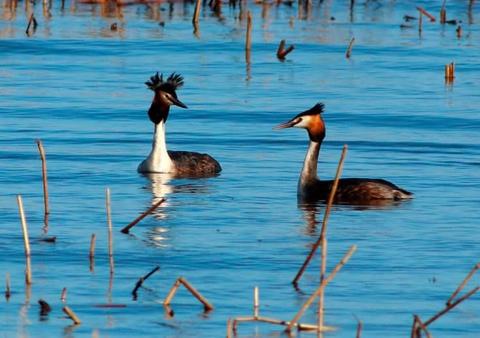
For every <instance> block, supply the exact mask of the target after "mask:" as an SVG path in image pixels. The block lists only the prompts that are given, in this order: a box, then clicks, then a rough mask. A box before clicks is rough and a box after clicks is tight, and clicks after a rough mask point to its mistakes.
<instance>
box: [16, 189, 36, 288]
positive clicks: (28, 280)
mask: <svg viewBox="0 0 480 338" xmlns="http://www.w3.org/2000/svg"><path fill="white" fill-rule="evenodd" d="M17 204H18V210H19V212H20V221H21V223H22V232H23V243H24V246H25V258H26V262H25V263H26V269H25V282H26V283H27V285H30V284H31V283H32V271H31V266H30V240H29V238H28V226H27V219H26V218H25V212H24V210H23V201H22V196H20V195H18V196H17Z"/></svg>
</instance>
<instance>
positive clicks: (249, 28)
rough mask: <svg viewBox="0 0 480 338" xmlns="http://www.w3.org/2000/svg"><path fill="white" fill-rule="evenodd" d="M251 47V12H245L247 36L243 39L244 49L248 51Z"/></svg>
mask: <svg viewBox="0 0 480 338" xmlns="http://www.w3.org/2000/svg"><path fill="white" fill-rule="evenodd" d="M251 47H252V13H251V12H250V11H248V12H247V36H246V39H245V50H247V51H249V50H250V49H251Z"/></svg>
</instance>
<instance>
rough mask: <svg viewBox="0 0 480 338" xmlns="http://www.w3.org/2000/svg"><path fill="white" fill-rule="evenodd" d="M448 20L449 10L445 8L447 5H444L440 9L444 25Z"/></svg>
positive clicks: (441, 21) (441, 20)
mask: <svg viewBox="0 0 480 338" xmlns="http://www.w3.org/2000/svg"><path fill="white" fill-rule="evenodd" d="M446 21H447V11H446V10H445V7H442V8H441V9H440V23H441V24H442V25H443V24H445V22H446Z"/></svg>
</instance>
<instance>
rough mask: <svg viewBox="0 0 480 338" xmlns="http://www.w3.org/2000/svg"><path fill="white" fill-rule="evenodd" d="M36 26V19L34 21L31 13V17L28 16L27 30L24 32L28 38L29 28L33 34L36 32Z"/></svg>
mask: <svg viewBox="0 0 480 338" xmlns="http://www.w3.org/2000/svg"><path fill="white" fill-rule="evenodd" d="M32 24H33V26H32ZM37 26H38V22H37V19H35V16H34V15H33V13H32V15H30V19H29V20H28V25H27V29H26V30H25V34H27V36H30V27H32V29H33V33H35V31H36V30H37Z"/></svg>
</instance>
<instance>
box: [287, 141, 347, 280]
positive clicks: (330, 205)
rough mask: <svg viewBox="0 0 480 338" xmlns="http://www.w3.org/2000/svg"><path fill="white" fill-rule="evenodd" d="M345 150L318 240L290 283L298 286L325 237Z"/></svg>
mask: <svg viewBox="0 0 480 338" xmlns="http://www.w3.org/2000/svg"><path fill="white" fill-rule="evenodd" d="M347 150H348V147H347V145H346V144H345V145H344V146H343V150H342V155H341V156H340V161H339V163H338V166H337V172H336V174H335V179H334V181H333V185H332V189H331V190H330V193H329V195H328V202H327V207H326V209H325V214H324V216H323V222H322V230H321V232H320V236H319V237H318V240H317V241H316V242H315V243H314V244H313V247H312V249H311V250H310V252H309V254H308V256H307V258H306V259H305V261H304V262H303V265H302V267H301V268H300V270H299V271H298V272H297V275H296V276H295V278H294V279H293V282H292V283H293V284H298V281H299V280H300V278H301V277H302V275H303V273H304V272H305V269H306V268H307V266H308V263H310V261H311V260H312V258H313V255H314V254H315V251H316V250H317V249H318V247H319V246H320V245H321V243H322V239H323V236H324V235H325V232H326V229H327V223H328V217H329V216H330V210H331V208H332V204H333V200H334V198H335V193H336V192H337V187H338V180H339V179H340V176H341V174H342V169H343V162H344V161H345V156H346V155H347Z"/></svg>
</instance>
